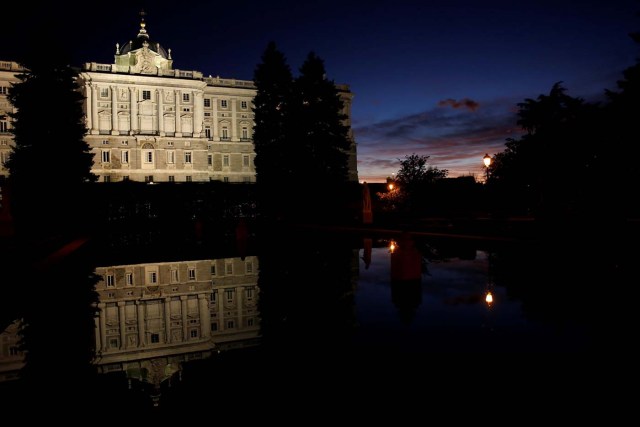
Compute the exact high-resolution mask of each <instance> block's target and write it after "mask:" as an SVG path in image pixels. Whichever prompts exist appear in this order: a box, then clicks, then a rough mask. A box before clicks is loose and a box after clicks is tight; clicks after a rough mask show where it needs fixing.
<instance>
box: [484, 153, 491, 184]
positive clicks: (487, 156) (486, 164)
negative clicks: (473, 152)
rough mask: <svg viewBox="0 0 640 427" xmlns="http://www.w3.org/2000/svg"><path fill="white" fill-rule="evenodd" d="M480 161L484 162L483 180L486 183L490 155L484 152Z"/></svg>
mask: <svg viewBox="0 0 640 427" xmlns="http://www.w3.org/2000/svg"><path fill="white" fill-rule="evenodd" d="M482 161H483V162H484V168H485V171H486V174H487V176H486V178H485V180H484V183H485V184H486V183H487V182H488V181H489V166H491V156H490V155H489V154H485V155H484V157H483V158H482Z"/></svg>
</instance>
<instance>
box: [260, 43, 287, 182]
mask: <svg viewBox="0 0 640 427" xmlns="http://www.w3.org/2000/svg"><path fill="white" fill-rule="evenodd" d="M253 80H254V83H255V85H256V96H255V98H254V100H253V103H254V107H253V112H254V122H255V125H254V133H253V141H254V145H255V151H256V158H255V166H256V181H257V182H258V184H260V185H261V186H267V187H271V186H276V185H283V183H284V182H286V181H287V180H288V179H290V177H291V173H292V171H291V169H290V168H291V167H292V166H293V163H292V162H290V161H288V160H289V159H288V157H289V153H290V150H291V148H290V145H291V143H290V141H291V137H290V130H289V127H290V110H291V97H292V90H293V75H292V74H291V69H290V67H289V65H288V64H287V60H286V58H285V56H284V54H283V53H282V52H280V51H279V50H278V48H277V47H276V44H275V42H269V43H268V45H267V48H266V49H265V51H264V53H263V55H262V62H261V63H260V64H258V65H257V67H256V69H255V71H254V78H253Z"/></svg>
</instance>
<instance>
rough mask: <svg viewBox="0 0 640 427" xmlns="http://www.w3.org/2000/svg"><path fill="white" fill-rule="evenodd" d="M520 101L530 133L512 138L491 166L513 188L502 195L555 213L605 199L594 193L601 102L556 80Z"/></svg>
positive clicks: (581, 209)
mask: <svg viewBox="0 0 640 427" xmlns="http://www.w3.org/2000/svg"><path fill="white" fill-rule="evenodd" d="M518 107H519V108H520V109H519V112H518V120H517V123H518V124H519V125H520V126H521V127H522V128H523V129H524V130H525V131H526V134H525V135H523V136H522V138H520V139H508V140H507V144H506V146H507V148H506V150H505V151H504V152H503V153H499V154H498V155H496V158H495V161H494V162H493V164H492V166H491V170H492V173H491V175H490V184H492V185H493V186H494V188H499V189H501V190H504V191H506V192H507V193H508V194H503V195H501V196H500V198H505V197H507V198H509V199H510V200H512V201H515V200H516V199H520V200H521V202H522V203H523V205H525V206H527V207H528V208H529V209H531V211H532V213H536V214H538V215H541V216H544V217H555V218H557V217H558V216H563V217H566V216H569V215H575V214H577V213H581V214H583V213H585V212H586V211H587V210H593V209H595V208H599V207H602V206H603V205H604V204H606V203H604V204H603V203H600V202H599V201H598V199H597V198H594V197H592V196H593V194H594V193H593V191H594V188H593V185H594V182H595V180H597V176H596V175H594V174H595V173H597V171H598V167H597V166H598V164H599V163H598V159H599V154H600V153H601V151H602V148H601V147H602V144H601V138H602V128H601V127H600V126H599V124H598V122H599V120H598V117H599V115H600V106H599V105H598V104H590V103H587V102H585V101H584V100H583V99H581V98H574V97H571V96H569V95H568V94H567V93H566V89H565V88H564V87H563V86H562V82H557V83H555V84H554V85H553V86H552V87H551V90H550V91H549V94H541V95H539V96H538V97H537V98H536V99H531V98H527V99H525V101H524V102H521V103H519V104H518ZM523 197H527V199H523ZM594 200H595V202H594ZM587 205H589V206H587Z"/></svg>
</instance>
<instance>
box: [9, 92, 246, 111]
mask: <svg viewBox="0 0 640 427" xmlns="http://www.w3.org/2000/svg"><path fill="white" fill-rule="evenodd" d="M6 89H8V88H6V87H0V94H2V95H6V94H7V93H8V92H7V91H6ZM3 90H4V92H3ZM100 97H101V98H109V88H106V87H104V88H100ZM142 99H143V100H145V101H146V100H150V99H151V91H150V90H143V91H142ZM182 102H191V94H189V93H183V94H182ZM204 106H205V108H211V98H204ZM248 107H249V103H248V102H247V101H240V108H241V109H243V110H246V109H247V108H248ZM220 108H229V102H228V100H226V99H221V100H220Z"/></svg>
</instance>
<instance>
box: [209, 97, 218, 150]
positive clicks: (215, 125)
mask: <svg viewBox="0 0 640 427" xmlns="http://www.w3.org/2000/svg"><path fill="white" fill-rule="evenodd" d="M211 102H213V113H212V114H213V117H211V118H212V119H213V140H214V141H220V124H219V123H218V100H217V99H216V98H213V99H212V100H211Z"/></svg>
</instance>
